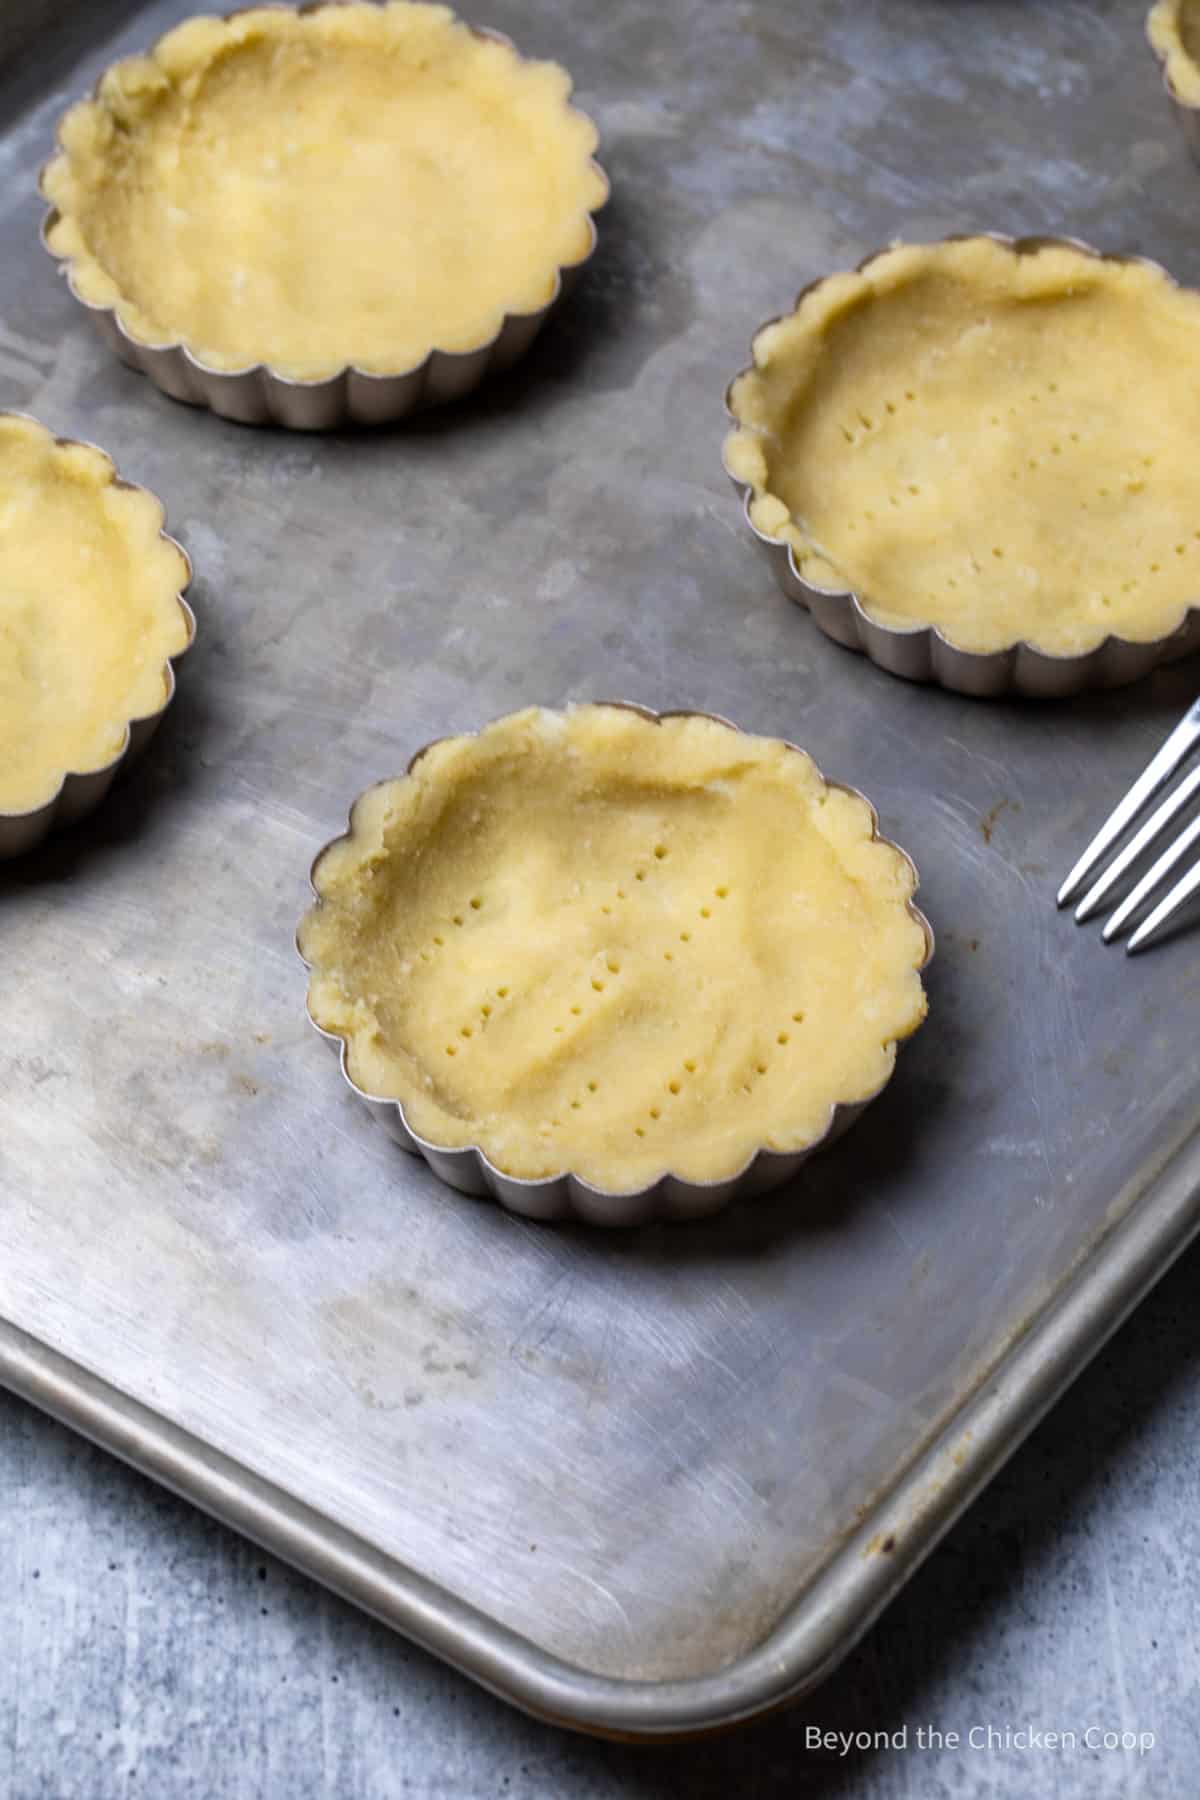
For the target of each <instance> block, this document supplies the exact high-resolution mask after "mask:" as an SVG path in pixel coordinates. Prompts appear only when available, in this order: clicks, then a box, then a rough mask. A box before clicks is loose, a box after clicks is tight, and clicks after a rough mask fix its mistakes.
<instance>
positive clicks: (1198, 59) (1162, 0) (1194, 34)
mask: <svg viewBox="0 0 1200 1800" xmlns="http://www.w3.org/2000/svg"><path fill="white" fill-rule="evenodd" d="M1146 32H1147V35H1148V37H1149V39H1150V42H1151V44H1152V45H1153V46H1154V48H1155V50H1156V51H1157V52H1158V55H1159V57H1160V59H1161V61H1162V64H1163V69H1164V72H1165V74H1166V77H1167V82H1168V85H1169V87H1170V89H1171V92H1172V93H1173V94H1174V96H1175V98H1176V99H1177V100H1179V101H1181V102H1182V103H1183V105H1184V106H1200V0H1158V4H1157V6H1154V7H1152V8H1151V10H1150V16H1149V18H1148V19H1147V21H1146Z"/></svg>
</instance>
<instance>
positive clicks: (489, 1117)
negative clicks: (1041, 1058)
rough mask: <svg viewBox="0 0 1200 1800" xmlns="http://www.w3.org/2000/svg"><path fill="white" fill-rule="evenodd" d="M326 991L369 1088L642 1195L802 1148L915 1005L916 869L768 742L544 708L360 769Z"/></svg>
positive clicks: (907, 1028) (864, 1081)
mask: <svg viewBox="0 0 1200 1800" xmlns="http://www.w3.org/2000/svg"><path fill="white" fill-rule="evenodd" d="M314 879H315V886H316V889H317V892H318V894H319V896H320V901H319V904H318V905H317V906H315V907H314V908H313V909H312V910H311V911H310V912H309V914H308V915H307V917H306V919H305V921H304V923H303V924H302V926H301V930H300V939H299V941H300V947H301V950H302V952H303V954H304V956H305V957H306V959H307V960H308V961H309V962H310V964H311V965H312V977H311V984H310V988H309V1010H310V1012H311V1014H312V1017H313V1019H314V1021H315V1022H316V1023H317V1024H318V1025H319V1026H321V1027H322V1028H323V1029H324V1030H326V1031H329V1032H332V1033H334V1034H336V1035H339V1036H341V1037H343V1038H344V1039H345V1040H346V1041H347V1045H348V1067H349V1071H350V1074H351V1076H352V1077H353V1079H354V1081H355V1082H356V1083H357V1084H358V1086H359V1087H360V1088H362V1089H363V1090H364V1091H365V1092H367V1093H369V1094H373V1095H377V1096H380V1097H385V1098H395V1099H399V1100H401V1101H403V1103H404V1108H405V1113H406V1116H407V1119H408V1123H409V1125H410V1127H411V1128H412V1129H413V1130H414V1131H415V1132H416V1133H417V1134H418V1135H419V1136H421V1137H423V1138H425V1139H426V1140H428V1141H430V1142H432V1143H434V1144H437V1145H443V1146H448V1147H458V1146H463V1145H469V1144H476V1145H479V1146H481V1147H482V1148H483V1149H484V1150H485V1151H486V1153H487V1155H488V1156H489V1157H490V1159H491V1161H492V1162H493V1164H495V1165H496V1167H498V1168H499V1169H501V1170H503V1171H505V1172H506V1173H508V1174H512V1175H517V1176H524V1177H539V1176H544V1175H548V1174H553V1173H556V1172H561V1171H563V1170H564V1169H569V1170H571V1171H573V1172H574V1173H576V1174H578V1175H581V1176H583V1177H584V1178H585V1179H587V1180H589V1181H591V1182H592V1183H594V1184H595V1185H596V1186H599V1187H603V1188H607V1189H610V1190H617V1189H620V1190H625V1189H629V1188H633V1187H637V1186H640V1185H642V1184H644V1183H646V1182H649V1181H651V1180H653V1178H654V1177H655V1176H656V1175H657V1174H659V1173H661V1172H662V1171H663V1170H666V1169H670V1170H673V1171H674V1172H675V1173H677V1174H679V1175H682V1176H684V1177H686V1178H688V1179H691V1180H694V1181H707V1180H713V1181H715V1180H719V1179H722V1178H724V1177H727V1176H729V1175H731V1174H733V1173H735V1172H736V1171H737V1170H738V1169H739V1168H741V1167H742V1166H743V1165H744V1164H745V1163H746V1162H747V1160H748V1159H749V1158H750V1156H751V1155H752V1154H753V1153H754V1151H755V1150H756V1149H757V1148H759V1147H760V1146H761V1145H769V1146H771V1147H773V1148H776V1149H784V1150H792V1149H797V1148H801V1147H803V1146H805V1145H808V1144H810V1143H812V1142H814V1141H815V1140H816V1139H818V1138H819V1137H820V1136H821V1135H822V1134H823V1133H824V1132H825V1130H826V1128H827V1126H828V1124H829V1121H830V1114H831V1110H832V1108H833V1107H834V1105H835V1104H836V1103H837V1102H839V1101H857V1100H863V1099H865V1098H866V1097H868V1096H870V1095H872V1094H874V1093H876V1092H877V1091H878V1089H879V1088H880V1087H881V1086H882V1085H883V1084H884V1082H885V1081H886V1080H887V1078H888V1076H889V1075H890V1073H891V1070H892V1066H893V1063H894V1060H895V1054H896V1040H897V1039H899V1038H903V1037H906V1036H907V1035H908V1034H909V1033H910V1032H911V1031H913V1030H915V1029H916V1027H917V1025H918V1024H919V1023H920V1021H921V1019H922V1018H923V1016H924V1013H925V997H924V992H923V990H922V986H921V980H920V975H919V973H918V970H919V968H920V967H921V965H922V964H923V963H924V961H925V958H926V954H927V943H926V936H925V929H924V927H923V925H922V923H921V922H920V920H919V918H918V916H917V915H916V913H915V911H914V910H912V909H911V908H910V905H909V902H910V899H911V896H912V892H913V888H914V885H915V877H914V873H913V869H912V865H911V863H910V862H909V861H908V859H907V857H905V856H904V855H903V853H902V852H901V851H899V850H897V849H896V848H895V847H894V846H892V845H890V844H887V843H884V842H882V841H881V840H879V839H878V838H876V837H875V836H874V834H873V817H872V814H871V810H870V808H869V806H868V805H867V804H866V802H865V801H863V800H862V799H860V798H858V797H857V796H853V795H851V794H848V793H847V792H845V791H844V790H842V789H837V788H833V787H828V786H827V785H826V783H825V782H824V781H823V780H822V779H821V777H820V775H819V774H818V772H817V770H816V769H815V767H814V766H813V764H812V762H811V761H810V760H809V758H808V757H807V756H805V755H803V754H802V753H800V752H798V751H796V750H794V749H792V748H790V747H789V746H788V745H786V744H783V743H781V742H779V741H778V740H774V739H769V738H760V737H750V736H746V735H744V734H742V733H740V732H738V731H735V730H734V729H733V728H732V727H731V726H727V725H722V724H719V723H717V722H715V721H712V720H707V719H702V718H697V717H674V718H671V717H668V718H666V719H664V720H662V721H661V722H655V721H652V720H648V719H646V718H645V717H643V716H641V715H639V714H636V713H633V712H631V711H628V710H626V709H623V708H618V707H611V706H580V707H576V708H572V709H570V710H569V711H567V712H566V713H556V712H547V711H542V710H538V709H536V708H535V709H531V710H529V711H527V712H522V713H517V714H514V715H512V716H511V717H509V718H506V719H501V720H500V721H499V722H498V723H496V724H494V725H491V726H489V727H488V728H487V729H486V730H485V731H483V732H481V733H480V734H479V736H478V737H465V738H452V739H449V740H447V741H445V742H443V743H441V744H439V745H437V746H435V747H434V748H433V749H432V750H430V751H428V752H427V753H426V754H425V755H424V756H422V757H421V758H420V759H419V761H418V762H417V763H416V764H415V766H414V768H413V769H412V771H411V772H410V773H409V774H408V775H407V776H405V777H404V778H402V779H400V780H397V781H391V782H385V783H383V784H382V785H381V786H379V787H376V788H372V789H370V790H369V791H368V792H367V793H366V794H365V795H364V796H363V797H362V798H361V799H360V801H359V802H358V804H357V806H356V807H355V809H354V815H353V820H352V830H351V834H350V835H349V836H348V837H346V838H342V839H340V840H339V841H338V842H337V843H336V844H334V845H332V846H331V847H330V848H329V849H328V850H327V851H326V852H325V853H324V855H323V856H322V857H321V858H320V859H319V861H318V865H317V869H316V873H315V878H314Z"/></svg>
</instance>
